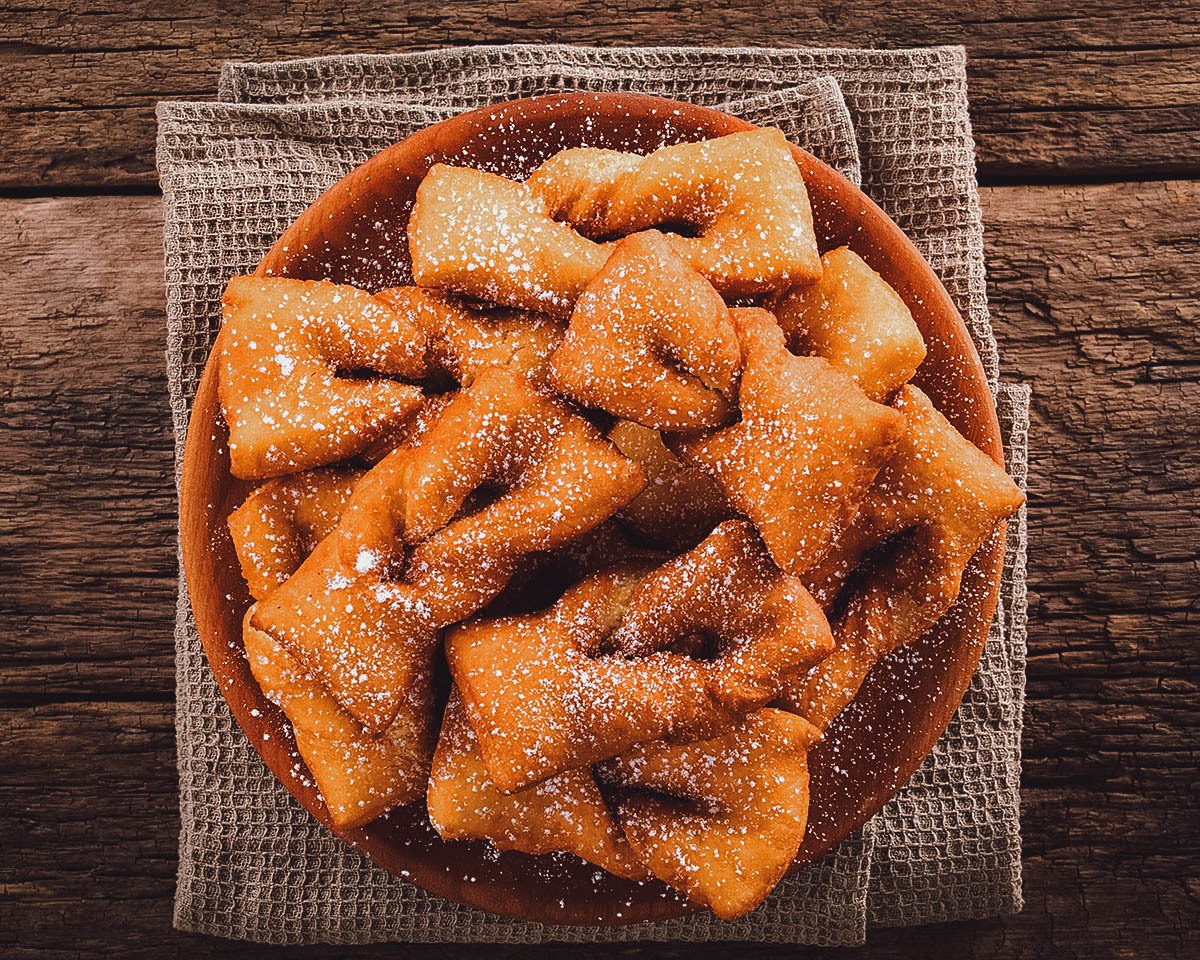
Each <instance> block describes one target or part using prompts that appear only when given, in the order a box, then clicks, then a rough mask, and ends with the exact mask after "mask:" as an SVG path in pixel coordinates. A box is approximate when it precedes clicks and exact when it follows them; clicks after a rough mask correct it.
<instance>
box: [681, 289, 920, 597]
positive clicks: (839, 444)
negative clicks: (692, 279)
mask: <svg viewBox="0 0 1200 960" xmlns="http://www.w3.org/2000/svg"><path fill="white" fill-rule="evenodd" d="M731 314H732V315H733V318H734V324H735V326H736V327H737V331H738V337H739V338H740V340H741V344H742V353H743V358H744V359H743V367H742V379H741V385H740V388H739V395H738V402H739V404H740V406H741V413H742V419H741V421H740V422H738V423H735V424H733V425H732V426H729V427H726V428H724V429H722V430H709V431H697V432H695V433H689V434H678V435H675V436H672V437H669V438H667V442H668V445H669V446H670V447H671V448H672V449H673V450H674V451H675V453H676V454H678V456H679V457H680V459H681V460H683V461H684V462H685V463H688V464H690V465H692V466H694V467H698V468H699V469H701V470H703V471H705V472H706V473H708V474H709V475H710V476H712V477H713V478H714V479H715V480H716V481H717V483H718V484H720V486H721V488H722V489H723V490H724V491H725V495H726V497H728V498H729V502H730V503H731V504H732V505H733V506H734V507H735V508H736V509H738V510H739V511H740V512H742V513H743V514H745V515H746V516H748V517H749V518H750V519H751V520H753V521H754V525H755V526H756V527H757V528H758V531H759V533H760V534H761V535H762V538H763V541H764V542H765V543H766V545H767V548H768V549H769V550H770V551H771V556H772V557H773V558H774V559H775V562H776V563H777V564H779V567H780V568H781V569H782V570H784V571H785V572H787V573H790V574H792V575H799V574H802V573H803V572H804V571H805V570H807V569H808V568H809V567H811V566H812V565H813V564H814V563H816V562H817V561H819V560H820V559H821V557H823V556H824V555H825V552H826V551H827V550H828V549H829V544H830V543H831V542H832V541H833V540H834V539H835V538H836V537H837V536H838V534H839V533H840V532H841V531H842V530H843V529H845V528H846V527H847V526H849V524H850V521H851V520H852V519H853V518H854V514H855V512H856V511H857V510H858V505H859V502H860V501H861V500H862V498H863V497H864V496H865V495H866V492H867V489H868V487H869V486H870V484H871V481H872V480H873V479H874V477H875V474H876V473H877V472H878V471H879V468H880V467H881V466H882V465H883V463H884V461H885V460H886V459H887V458H888V456H889V455H890V453H891V451H892V449H893V448H894V446H895V444H896V442H897V441H898V439H899V437H900V435H901V434H902V433H903V430H904V417H903V416H901V415H900V414H899V413H897V412H896V411H895V410H892V409H891V408H889V407H885V406H883V405H882V404H878V403H875V402H873V401H871V400H869V399H868V398H867V396H866V394H864V393H863V392H862V390H860V389H859V388H858V386H857V385H855V383H854V382H853V381H852V380H851V379H850V378H849V377H848V376H847V375H846V374H844V373H842V372H840V371H838V370H836V369H834V368H833V367H832V366H831V365H830V364H829V363H828V362H827V361H826V360H823V359H821V358H819V357H797V356H795V355H793V354H792V353H790V352H788V349H787V347H786V346H785V345H784V341H783V332H782V331H781V330H780V329H779V326H778V324H776V322H775V319H774V317H772V316H771V315H770V314H769V313H767V312H766V311H765V310H759V309H753V308H751V309H739V310H733V311H731Z"/></svg>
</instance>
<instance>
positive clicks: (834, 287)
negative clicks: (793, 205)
mask: <svg viewBox="0 0 1200 960" xmlns="http://www.w3.org/2000/svg"><path fill="white" fill-rule="evenodd" d="M821 265H822V267H823V270H822V272H821V278H820V279H819V280H818V281H817V282H816V283H809V284H798V285H796V286H794V287H791V288H789V289H788V290H787V291H785V292H784V293H782V294H780V295H779V296H777V297H775V298H774V299H773V300H772V301H771V303H770V308H771V310H772V311H773V312H774V314H775V317H776V319H777V320H778V321H779V325H780V327H782V328H783V332H784V335H785V336H786V337H787V345H788V348H789V349H791V350H792V351H793V352H794V353H801V354H812V355H815V356H818V357H824V358H825V359H826V360H828V361H829V362H830V363H832V364H833V365H834V366H835V367H838V368H839V369H841V370H843V371H845V372H846V373H848V374H849V375H850V377H851V378H852V379H853V380H854V382H855V383H857V384H858V385H859V386H860V387H862V389H863V391H864V392H865V393H866V395H867V396H868V397H870V398H871V399H872V400H876V401H878V402H880V403H885V402H887V401H888V400H889V399H891V397H892V395H893V394H894V393H895V392H896V391H897V390H898V389H899V388H900V387H901V386H902V385H904V384H906V383H908V381H909V380H911V379H912V376H913V374H914V373H916V372H917V367H919V366H920V365H921V361H922V360H924V359H925V341H924V339H923V338H922V337H921V331H920V330H918V329H917V325H916V323H915V322H914V321H913V318H912V313H910V312H909V309H908V305H907V304H906V303H905V302H904V301H903V300H902V299H900V295H899V294H898V293H896V291H895V290H893V289H892V288H891V287H890V286H888V284H887V282H886V281H885V280H884V279H883V278H882V277H881V276H879V274H877V273H876V272H875V271H874V270H872V269H871V268H870V267H869V266H867V264H866V263H865V262H864V261H863V259H862V257H860V256H859V255H858V254H857V253H855V252H854V251H853V250H851V249H850V248H849V247H838V248H837V249H836V250H830V251H829V252H828V253H827V254H825V256H823V257H822V258H821Z"/></svg>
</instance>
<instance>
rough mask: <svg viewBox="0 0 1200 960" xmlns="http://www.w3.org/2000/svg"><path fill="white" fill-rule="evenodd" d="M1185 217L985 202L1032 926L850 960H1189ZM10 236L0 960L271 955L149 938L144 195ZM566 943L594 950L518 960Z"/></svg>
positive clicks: (154, 235) (162, 407)
mask: <svg viewBox="0 0 1200 960" xmlns="http://www.w3.org/2000/svg"><path fill="white" fill-rule="evenodd" d="M1198 199H1200V184H1198V183H1195V182H1177V183H1165V184H1128V183H1124V184H1114V185H1097V186H1087V187H1058V186H1052V187H1038V188H1019V189H1018V188H995V189H988V190H985V191H984V194H983V200H984V211H985V221H986V223H987V237H986V241H987V249H988V261H989V271H990V275H991V290H990V295H991V298H992V304H993V310H994V313H995V317H996V324H997V330H998V334H999V336H1000V338H1001V349H1002V356H1003V357H1004V359H1005V372H1006V375H1007V376H1010V377H1020V378H1024V379H1028V380H1030V381H1031V382H1032V383H1033V384H1034V389H1035V396H1034V417H1033V431H1032V436H1031V446H1032V455H1033V468H1032V484H1031V504H1030V510H1031V514H1030V515H1031V525H1032V534H1033V538H1034V552H1033V555H1032V557H1031V575H1030V590H1031V600H1032V624H1031V633H1030V647H1031V659H1030V668H1029V702H1028V709H1027V725H1026V736H1025V774H1024V781H1023V798H1024V819H1025V837H1026V851H1025V853H1026V896H1027V900H1028V905H1027V907H1026V910H1025V912H1024V913H1023V914H1022V915H1021V916H1019V917H1016V918H1010V919H1005V920H989V921H984V922H981V923H972V924H953V925H946V926H943V927H933V928H926V929H922V930H919V931H895V932H879V933H877V934H875V935H873V937H872V941H871V944H870V946H869V947H868V949H867V950H865V951H860V955H862V956H872V957H899V956H905V955H910V951H913V952H915V951H921V952H928V951H931V950H933V949H937V950H939V951H946V950H952V951H954V952H955V953H957V954H961V955H962V956H964V957H982V956H994V955H1000V954H1004V955H1028V956H1048V955H1068V956H1069V955H1087V956H1120V955H1131V954H1134V955H1139V956H1152V955H1158V956H1186V955H1188V954H1189V953H1191V954H1193V955H1194V953H1195V952H1196V950H1197V949H1198V948H1200V939H1198V936H1200V934H1198V933H1197V929H1198V927H1200V924H1198V923H1197V918H1198V911H1197V901H1198V899H1200V829H1198V826H1197V825H1198V824H1200V809H1198V800H1197V794H1196V791H1195V784H1196V769H1197V766H1198V765H1200V734H1198V731H1200V706H1198V703H1197V700H1198V698H1197V687H1198V685H1200V669H1198V668H1200V651H1197V649H1196V647H1195V640H1194V637H1195V626H1194V625H1195V621H1196V613H1197V607H1198V606H1200V598H1198V592H1200V585H1198V581H1197V576H1196V559H1197V544H1198V543H1200V537H1197V536H1196V532H1197V519H1198V516H1200V503H1198V500H1197V494H1196V492H1195V491H1196V489H1197V486H1198V485H1200V443H1198V442H1197V441H1198V440H1200V421H1198V420H1197V418H1196V417H1195V415H1194V410H1195V409H1196V404H1197V401H1200V359H1198V358H1200V350H1198V349H1197V348H1198V347H1200V308H1198V306H1197V303H1196V300H1195V293H1194V292H1195V290H1197V289H1200V256H1198V254H1200V240H1198V238H1200V203H1198V202H1197V200H1198ZM0 230H2V231H3V232H4V234H5V235H6V236H9V237H14V238H16V242H15V243H13V244H9V245H6V246H4V247H2V248H0V271H2V273H3V275H4V276H5V277H6V278H7V280H8V289H7V291H6V293H7V296H6V297H5V298H4V300H3V302H2V304H0V363H3V366H4V371H5V373H4V375H3V376H4V380H3V381H2V383H3V386H2V388H0V402H2V415H0V465H2V471H0V534H2V536H3V538H4V543H5V548H4V551H3V552H2V553H0V582H2V583H3V584H4V589H3V591H0V690H3V692H4V698H3V704H4V706H3V707H2V708H0V784H2V785H3V787H2V789H3V795H4V797H5V805H4V808H3V809H2V810H0V837H3V838H4V841H5V848H6V849H5V856H4V858H3V861H2V862H0V889H2V890H3V891H4V896H3V898H2V899H0V948H3V949H4V950H5V952H6V953H7V954H9V955H12V956H20V957H59V956H64V957H65V956H78V955H85V956H100V955H103V954H105V953H106V952H111V949H112V947H113V944H114V943H117V942H119V943H120V944H121V953H122V955H127V956H160V955H187V956H194V955H209V954H214V955H215V954H217V953H221V954H222V955H224V956H229V955H233V956H261V955H262V954H263V951H261V950H259V949H258V948H251V947H246V946H232V947H231V946H230V945H227V944H223V943H220V942H218V941H213V940H208V939H204V938H192V937H183V936H180V935H174V934H170V933H168V932H167V928H168V926H169V920H170V896H171V891H172V887H173V871H174V850H175V842H176V832H177V829H178V822H177V812H176V809H175V771H174V765H173V724H172V718H171V711H172V705H171V703H170V700H171V696H172V691H173V672H172V668H171V642H170V626H171V618H172V613H173V598H174V527H173V524H174V492H173V487H172V482H171V455H170V444H171V441H170V436H169V427H168V417H167V411H166V403H165V383H164V379H163V376H162V373H161V368H162V357H163V317H162V306H161V304H162V280H161V276H162V274H161V247H160V239H159V238H160V230H161V220H160V212H159V201H158V200H157V198H153V197H96V198H83V197H78V198H58V199H44V200H7V201H0ZM64 757H70V758H72V759H71V763H70V764H69V765H65V764H64V763H63V758H64ZM568 949H569V950H570V951H571V955H572V956H576V957H578V956H585V957H586V956H590V955H594V956H597V957H599V956H601V955H608V953H609V952H610V951H609V950H605V949H602V948H596V949H594V950H587V949H581V948H579V947H571V948H565V947H563V948H558V947H547V948H543V949H539V950H533V951H531V950H529V949H528V948H522V949H521V952H520V955H522V956H526V955H529V954H536V955H538V956H545V957H560V956H561V957H566V956H567V951H568ZM385 951H387V952H390V953H394V951H395V948H394V947H392V948H379V949H360V950H352V951H339V953H338V955H339V956H353V957H358V956H364V957H365V956H378V955H382V954H383V953H384V952H385ZM271 952H275V951H271ZM408 952H409V953H411V955H413V956H422V957H423V956H429V957H433V956H435V955H437V956H441V955H444V954H445V953H450V954H451V955H456V956H463V957H466V956H470V955H473V954H474V953H475V952H476V951H475V949H474V948H470V947H464V948H459V949H455V950H446V949H445V948H434V947H430V948H414V949H412V950H411V951H408ZM727 952H728V948H725V947H719V946H695V945H688V946H682V945H681V946H667V947H663V948H661V950H660V953H661V955H662V956H669V957H683V956H685V955H686V956H697V955H700V956H701V957H709V956H711V957H714V958H715V957H717V956H718V955H720V954H723V953H727ZM745 952H746V953H747V955H749V954H751V953H754V952H755V951H754V948H745ZM279 953H281V954H282V955H293V954H303V955H316V953H317V951H280V952H279ZM502 953H507V954H510V955H514V956H515V955H516V953H517V952H516V950H514V949H512V948H508V949H507V950H503V951H502ZM813 955H815V954H813Z"/></svg>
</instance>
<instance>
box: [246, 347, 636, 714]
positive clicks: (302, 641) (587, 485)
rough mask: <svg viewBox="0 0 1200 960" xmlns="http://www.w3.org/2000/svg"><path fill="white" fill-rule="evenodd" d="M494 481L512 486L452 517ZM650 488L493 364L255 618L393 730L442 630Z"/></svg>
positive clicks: (356, 501) (337, 691) (601, 442)
mask: <svg viewBox="0 0 1200 960" xmlns="http://www.w3.org/2000/svg"><path fill="white" fill-rule="evenodd" d="M484 485H500V486H501V487H502V488H503V492H502V493H501V494H500V495H499V496H498V497H497V498H496V499H495V500H493V501H492V502H490V503H486V504H483V505H478V504H477V505H476V507H475V508H474V509H473V510H470V509H468V510H464V511H463V514H462V515H461V516H458V517H457V518H455V514H458V513H459V511H460V509H462V508H463V507H464V505H466V504H467V502H468V498H469V497H471V496H472V495H473V494H474V493H476V491H477V490H478V488H480V487H481V486H484ZM641 486H642V476H641V472H640V470H639V469H638V468H637V465H636V464H634V463H632V462H631V461H629V460H627V459H626V458H625V457H623V456H621V455H620V453H618V452H617V450H616V449H615V448H614V447H613V446H612V445H611V444H610V443H608V442H607V441H606V440H605V439H604V438H603V437H602V436H601V435H600V434H599V432H598V431H597V430H596V429H595V428H594V427H592V426H591V425H590V424H589V423H587V422H586V421H585V420H583V419H582V418H581V417H579V416H577V415H575V414H573V413H571V412H570V411H568V410H567V409H566V408H565V407H563V406H562V405H561V404H560V403H558V402H557V401H553V400H550V399H548V398H546V397H544V396H542V395H540V394H538V393H537V392H536V391H534V390H533V389H532V388H531V387H530V385H529V383H528V381H526V380H525V379H524V378H523V377H522V376H521V375H520V374H518V373H516V372H515V371H513V370H508V369H504V368H499V367H491V368H488V369H486V370H484V371H483V372H482V373H481V374H480V375H479V377H477V378H476V380H475V381H474V382H473V383H472V385H471V386H470V387H469V388H467V389H465V390H462V391H460V392H459V393H458V394H456V395H455V396H454V397H453V399H451V400H450V401H449V402H448V403H447V404H446V406H445V407H444V409H442V410H441V412H440V414H439V415H438V416H437V418H436V419H434V420H433V422H432V423H430V424H429V425H428V427H427V428H426V429H425V430H424V431H423V432H421V433H420V434H419V435H418V436H415V437H414V438H412V439H410V441H409V442H408V443H407V444H405V445H404V446H403V447H401V448H399V449H397V450H396V451H394V452H393V453H392V454H389V455H388V457H386V458H385V459H384V460H382V461H381V462H380V463H379V464H377V465H376V466H375V467H374V468H373V469H372V470H371V471H370V472H369V473H367V474H366V475H365V476H364V477H363V478H362V480H360V481H359V483H358V485H357V486H356V487H355V491H354V494H353V495H352V497H351V500H350V503H349V505H348V507H347V509H346V512H345V514H344V515H343V517H342V519H341V521H340V523H339V525H338V527H337V529H336V530H335V531H334V532H333V533H332V534H330V535H329V536H328V537H327V538H326V539H325V540H324V541H322V543H321V544H320V545H319V546H318V547H317V549H316V550H315V551H314V553H313V554H312V556H310V557H309V558H308V560H306V561H305V563H304V565H303V566H302V567H301V568H300V569H299V570H298V571H297V572H296V574H295V575H293V576H292V578H291V579H290V580H288V581H287V582H286V583H285V584H283V586H281V587H280V588H279V589H278V590H276V591H275V592H274V593H272V594H271V595H270V596H269V597H267V598H266V600H264V601H262V602H261V603H260V605H259V611H258V614H257V615H256V617H255V626H256V627H258V628H260V629H263V630H266V631H267V632H268V633H270V634H271V635H272V636H274V637H275V638H276V639H278V640H279V641H280V642H281V643H283V644H284V646H286V647H287V648H288V650H289V652H291V653H292V654H293V655H294V656H296V657H297V658H298V659H300V660H301V661H302V662H303V663H304V664H305V665H306V667H308V668H309V669H310V670H311V671H313V673H314V674H315V675H317V676H319V677H320V678H321V680H322V682H323V683H325V684H326V685H327V686H328V688H329V689H330V691H331V692H332V693H333V695H334V696H335V697H336V699H337V700H338V702H339V703H341V704H342V705H343V706H345V707H346V709H347V710H348V711H349V712H350V713H351V714H352V715H353V716H354V717H355V718H356V719H357V720H358V721H359V722H360V723H362V724H364V725H365V726H366V727H368V728H369V729H371V730H372V731H380V730H383V729H386V727H387V725H388V723H390V722H391V717H392V714H393V712H394V710H395V708H396V704H397V703H398V702H399V699H400V698H401V697H402V696H403V695H404V691H406V690H407V689H408V688H409V685H410V684H411V683H412V682H413V680H414V678H415V677H416V676H418V675H419V674H421V673H422V672H423V671H426V670H428V669H429V664H430V662H431V658H432V654H433V648H434V646H435V644H436V640H437V631H438V630H439V629H440V628H442V627H444V626H446V625H447V624H450V623H453V622H455V621H457V620H460V619H462V618H463V617H466V616H468V615H470V614H471V613H473V612H474V611H476V610H478V609H480V608H481V607H482V606H484V605H485V604H486V603H487V602H488V601H489V600H491V599H492V598H493V597H495V596H496V595H497V594H498V593H499V592H500V590H501V589H502V588H503V587H504V585H505V584H506V583H507V582H508V580H509V578H510V577H511V576H512V575H513V573H514V572H515V571H516V569H517V564H518V563H519V561H520V559H521V557H523V556H524V555H526V554H528V553H532V552H535V551H544V550H552V549H555V548H557V547H560V546H563V545H565V544H566V543H568V542H570V541H571V540H572V539H574V538H575V537H577V536H579V535H580V534H583V533H586V532H587V531H588V530H590V529H591V528H592V527H594V526H596V525H598V524H599V523H601V522H602V521H604V520H605V519H607V518H608V517H610V516H611V515H612V514H613V513H615V512H616V511H617V510H619V509H620V508H621V507H623V506H624V505H625V504H626V503H628V502H629V500H630V499H632V497H633V496H634V495H636V493H637V492H638V490H640V489H641ZM405 540H407V541H408V542H409V543H411V544H412V548H411V550H410V551H409V552H408V554H407V556H406V555H405V552H404V549H403V543H404V541H405Z"/></svg>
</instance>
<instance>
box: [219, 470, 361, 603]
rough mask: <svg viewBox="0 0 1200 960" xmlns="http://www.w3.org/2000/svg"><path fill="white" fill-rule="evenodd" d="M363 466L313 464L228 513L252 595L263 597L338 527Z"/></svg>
mask: <svg viewBox="0 0 1200 960" xmlns="http://www.w3.org/2000/svg"><path fill="white" fill-rule="evenodd" d="M365 472H366V470H365V469H364V468H361V467H348V466H341V465H339V466H333V467H316V468H314V469H312V470H304V471H301V472H300V473H293V474H290V475H288V476H286V477H276V478H275V479H274V480H268V481H267V482H266V483H264V484H263V485H262V486H260V487H258V488H257V489H256V490H255V491H254V492H253V493H251V494H250V496H248V497H247V498H246V499H245V501H243V503H242V505H241V506H240V507H238V508H237V509H236V510H234V511H233V513H231V514H230V515H229V533H230V535H231V536H232V538H233V547H234V550H235V551H237V555H238V560H239V561H240V563H241V565H242V576H244V577H245V578H246V583H247V585H248V586H249V587H250V595H251V596H252V597H254V599H255V600H261V599H262V598H263V597H265V596H266V595H267V594H268V593H270V592H271V591H272V590H274V589H275V588H276V587H278V586H279V585H280V584H281V583H283V582H284V581H285V580H287V578H288V577H290V576H291V575H292V574H293V573H295V572H296V571H297V570H298V569H300V564H302V563H303V562H304V558H305V557H307V556H308V555H309V554H310V553H312V550H313V548H314V547H315V546H316V545H317V544H318V543H320V541H321V540H323V539H324V538H325V537H326V535H328V534H329V533H330V531H332V530H333V528H334V527H335V526H337V522H338V520H339V519H341V516H342V511H343V510H344V509H345V507H346V504H347V503H348V502H349V500H350V494H351V493H352V492H353V491H354V485H355V484H356V483H358V481H359V480H360V479H361V478H362V475H363V474H364V473H365Z"/></svg>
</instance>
